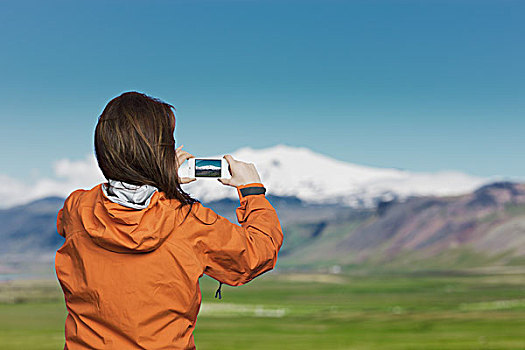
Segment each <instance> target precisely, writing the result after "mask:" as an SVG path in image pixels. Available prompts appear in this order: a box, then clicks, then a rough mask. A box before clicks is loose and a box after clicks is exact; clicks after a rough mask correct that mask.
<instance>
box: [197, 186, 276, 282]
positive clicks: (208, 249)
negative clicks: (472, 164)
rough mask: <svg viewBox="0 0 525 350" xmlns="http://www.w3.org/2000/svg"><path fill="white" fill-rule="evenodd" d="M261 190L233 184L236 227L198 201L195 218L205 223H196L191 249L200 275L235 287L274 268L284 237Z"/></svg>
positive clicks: (257, 187) (260, 187)
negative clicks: (196, 228)
mask: <svg viewBox="0 0 525 350" xmlns="http://www.w3.org/2000/svg"><path fill="white" fill-rule="evenodd" d="M261 189H262V190H264V186H263V185H262V184H261V183H251V184H246V185H243V186H239V187H237V192H238V195H239V201H240V206H239V207H238V208H237V210H236V214H237V221H238V222H239V224H240V226H239V225H236V224H233V223H231V222H230V221H228V220H227V219H226V218H224V217H222V216H220V215H218V214H216V213H215V212H213V211H212V210H211V209H209V208H206V207H204V206H202V205H201V204H200V203H198V205H197V212H196V214H197V217H201V218H203V219H204V220H203V221H204V222H206V223H207V224H204V225H203V224H201V225H198V226H199V230H198V232H197V237H196V240H195V241H194V249H196V254H197V256H198V259H200V261H201V263H202V266H203V268H204V274H207V275H208V276H210V277H213V278H214V279H216V280H217V281H219V282H222V283H225V284H228V285H231V286H239V285H242V284H245V283H247V282H249V281H251V280H252V279H254V278H255V277H257V276H259V275H261V274H263V273H265V272H267V271H269V270H272V269H273V268H274V267H275V265H276V263H277V253H278V252H279V249H280V248H281V245H282V243H283V238H284V236H283V233H282V229H281V224H280V222H279V219H278V217H277V213H276V211H275V209H274V208H273V207H272V205H271V204H270V202H269V201H268V200H267V199H266V197H265V195H264V192H263V191H261ZM261 192H262V193H261Z"/></svg>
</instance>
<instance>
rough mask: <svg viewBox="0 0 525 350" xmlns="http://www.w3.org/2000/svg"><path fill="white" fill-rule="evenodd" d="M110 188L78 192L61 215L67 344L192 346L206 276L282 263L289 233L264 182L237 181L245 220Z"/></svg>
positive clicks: (233, 280) (222, 277) (240, 275)
mask: <svg viewBox="0 0 525 350" xmlns="http://www.w3.org/2000/svg"><path fill="white" fill-rule="evenodd" d="M102 186H105V184H99V185H97V186H95V187H94V188H92V189H91V190H88V191H85V190H78V191H75V192H73V193H72V194H71V195H70V196H69V197H68V198H67V199H66V202H65V204H64V208H63V209H61V210H60V212H59V214H58V218H57V228H58V232H59V233H60V234H61V235H62V236H64V237H65V238H66V241H65V243H64V245H63V246H62V247H61V248H60V249H59V250H58V251H57V255H56V260H55V267H56V273H57V277H58V279H59V281H60V284H61V286H62V289H63V291H64V295H65V299H66V304H67V308H68V311H69V312H68V316H67V319H66V331H65V333H66V347H65V348H67V349H87V348H95V349H193V348H195V344H194V339H193V330H194V328H195V322H196V319H197V314H198V311H199V308H200V303H201V293H200V289H199V282H198V281H199V278H200V277H201V276H202V275H203V274H207V275H209V276H211V277H213V278H215V279H217V280H218V281H220V282H222V283H226V284H229V285H241V284H244V283H246V282H248V281H250V280H251V279H253V278H255V277H256V276H258V275H260V274H262V273H264V272H266V271H269V270H271V269H273V268H274V267H275V264H276V262H277V253H278V251H279V249H280V247H281V245H282V242H283V234H282V230H281V227H280V224H279V220H278V217H277V214H276V212H275V210H274V208H273V207H272V206H271V204H270V203H269V202H268V200H267V199H266V198H265V196H264V191H260V190H261V189H263V185H262V184H261V183H251V184H245V185H242V186H237V190H238V194H239V199H240V207H239V208H238V209H237V217H238V220H239V223H240V224H241V226H239V225H234V224H232V223H230V222H229V221H228V220H227V219H225V218H223V217H221V216H218V215H217V214H215V213H214V212H213V211H212V210H211V209H209V208H206V207H204V206H202V205H201V204H200V203H199V202H196V203H194V204H193V209H192V213H188V208H189V205H186V206H184V207H182V208H181V206H180V202H178V201H177V200H175V199H169V198H166V195H165V194H164V193H163V192H161V191H159V192H154V194H153V195H152V196H151V197H150V198H149V200H150V202H149V204H148V205H147V207H145V208H144V209H137V208H131V207H127V206H125V205H122V204H119V203H116V201H115V200H114V199H112V198H111V196H109V197H108V196H107V192H104V191H103V188H102ZM104 189H105V188H104ZM254 189H255V191H254ZM257 190H259V191H257ZM243 193H244V195H243ZM186 214H189V215H186Z"/></svg>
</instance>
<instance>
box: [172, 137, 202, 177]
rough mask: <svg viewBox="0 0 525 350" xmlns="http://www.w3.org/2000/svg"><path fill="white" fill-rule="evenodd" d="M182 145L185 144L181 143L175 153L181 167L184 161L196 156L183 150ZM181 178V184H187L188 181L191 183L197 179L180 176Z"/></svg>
mask: <svg viewBox="0 0 525 350" xmlns="http://www.w3.org/2000/svg"><path fill="white" fill-rule="evenodd" d="M182 147H184V145H180V146H179V147H178V148H177V149H176V150H175V154H176V156H177V164H178V166H179V168H180V167H181V165H182V163H184V162H185V161H187V160H188V159H190V158H195V156H194V155H193V154H190V153H188V152H186V151H183V150H182ZM177 170H178V169H177ZM179 179H180V183H181V184H187V183H190V182H193V181H195V180H197V179H196V178H191V177H179Z"/></svg>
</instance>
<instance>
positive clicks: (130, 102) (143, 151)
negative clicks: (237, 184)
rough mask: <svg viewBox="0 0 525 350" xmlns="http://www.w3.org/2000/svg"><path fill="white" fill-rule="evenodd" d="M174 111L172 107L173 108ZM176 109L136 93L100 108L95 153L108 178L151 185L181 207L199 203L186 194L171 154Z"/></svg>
mask: <svg viewBox="0 0 525 350" xmlns="http://www.w3.org/2000/svg"><path fill="white" fill-rule="evenodd" d="M172 109H173V110H172ZM173 111H175V107H174V106H172V105H171V104H169V103H166V102H163V101H161V100H159V99H157V98H154V97H151V96H147V95H145V94H143V93H139V92H136V91H130V92H125V93H123V94H122V95H120V96H118V97H115V98H114V99H112V100H111V101H110V102H109V103H108V104H107V105H106V107H105V108H104V111H103V112H102V114H101V115H100V117H99V119H98V123H97V126H96V128H95V155H96V158H97V162H98V165H99V167H100V169H101V170H102V173H103V174H104V176H105V177H106V179H108V180H109V179H112V180H118V181H123V182H127V183H130V184H133V185H151V186H155V187H157V188H158V189H159V191H162V192H164V193H165V195H166V197H167V198H169V199H177V200H178V201H180V203H181V206H184V205H187V204H190V209H189V211H188V213H189V212H190V211H191V207H192V205H193V203H195V202H198V201H197V200H196V199H194V198H192V197H191V196H190V195H189V194H187V193H186V192H184V191H183V190H182V188H181V186H180V179H179V175H178V169H179V164H177V157H176V153H175V138H174V136H173V132H174V130H175V113H174V112H173Z"/></svg>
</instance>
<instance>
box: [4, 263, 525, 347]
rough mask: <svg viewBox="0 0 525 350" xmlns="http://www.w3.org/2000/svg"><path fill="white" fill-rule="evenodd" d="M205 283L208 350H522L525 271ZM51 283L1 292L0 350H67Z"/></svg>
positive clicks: (22, 284)
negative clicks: (218, 290) (219, 295)
mask: <svg viewBox="0 0 525 350" xmlns="http://www.w3.org/2000/svg"><path fill="white" fill-rule="evenodd" d="M217 286H218V283H216V282H215V281H214V280H212V279H210V278H208V277H204V278H202V279H201V289H202V294H203V305H202V307H201V313H200V314H199V317H198V321H197V327H196V330H195V341H196V344H197V348H198V349H200V350H207V349H393V350H395V349H436V350H437V349H439V350H443V349H525V274H523V271H519V270H515V271H497V272H490V271H488V272H485V273H483V274H481V273H457V272H456V273H430V272H429V273H417V274H410V275H408V274H392V273H389V274H386V273H375V274H362V275H360V274H314V273H312V274H306V273H301V274H299V273H287V274H284V273H282V274H281V273H277V272H271V273H267V274H265V275H263V276H261V277H259V278H258V279H256V280H254V281H252V282H250V283H248V284H247V285H244V286H241V287H229V286H225V285H223V287H222V300H218V299H214V294H215V289H216V288H217ZM65 315H66V310H65V307H64V304H63V299H62V294H61V291H60V289H59V287H58V285H57V284H56V283H55V282H54V281H12V282H7V283H6V282H3V283H2V282H0V348H1V349H2V350H11V349H62V348H63V326H64V320H65Z"/></svg>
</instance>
